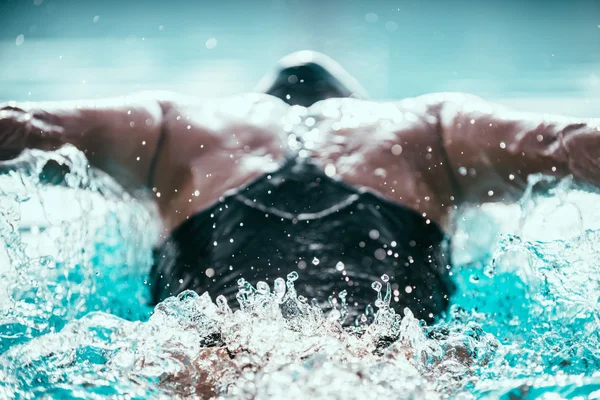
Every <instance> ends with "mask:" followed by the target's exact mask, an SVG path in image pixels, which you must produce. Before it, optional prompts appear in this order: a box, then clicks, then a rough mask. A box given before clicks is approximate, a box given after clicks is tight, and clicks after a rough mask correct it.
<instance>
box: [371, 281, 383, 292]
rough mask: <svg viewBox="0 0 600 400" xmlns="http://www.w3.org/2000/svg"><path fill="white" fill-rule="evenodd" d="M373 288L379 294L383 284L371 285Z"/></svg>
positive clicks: (375, 283) (374, 283)
mask: <svg viewBox="0 0 600 400" xmlns="http://www.w3.org/2000/svg"><path fill="white" fill-rule="evenodd" d="M371 287H372V288H373V290H375V291H376V292H379V291H380V290H381V282H378V281H375V282H373V283H371Z"/></svg>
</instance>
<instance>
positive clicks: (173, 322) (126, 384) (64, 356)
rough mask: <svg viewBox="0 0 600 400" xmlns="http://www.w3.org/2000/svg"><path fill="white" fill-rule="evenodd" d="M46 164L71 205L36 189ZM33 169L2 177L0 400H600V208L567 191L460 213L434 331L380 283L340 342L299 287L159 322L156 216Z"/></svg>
mask: <svg viewBox="0 0 600 400" xmlns="http://www.w3.org/2000/svg"><path fill="white" fill-rule="evenodd" d="M49 157H50V158H53V159H55V160H57V161H58V162H59V163H66V164H68V165H70V167H71V173H69V174H68V176H67V179H66V186H69V187H71V188H77V189H76V190H73V189H69V190H66V189H60V188H53V187H47V186H43V185H41V184H40V183H39V182H38V178H37V176H38V174H39V171H40V170H41V168H42V167H43V165H44V163H45V162H46V161H47V159H48V158H49ZM23 160H24V161H22V163H23V164H24V165H26V166H27V168H25V169H21V170H20V171H13V172H6V171H5V173H4V174H3V175H1V176H0V192H1V193H0V214H1V218H0V240H1V241H2V242H3V244H4V245H5V247H6V250H5V254H3V255H0V276H1V279H0V398H53V399H55V398H65V399H67V398H68V399H70V398H82V399H83V398H140V399H144V398H173V397H186V396H192V397H210V396H215V397H222V398H258V399H261V398H292V399H293V398H307V397H313V398H340V399H341V398H344V399H364V398H384V397H386V398H401V399H403V398H406V399H429V398H431V399H437V398H459V399H484V398H485V399H487V398H498V399H534V398H544V399H555V398H579V399H587V398H590V399H593V398H600V374H599V373H598V372H597V371H599V370H600V338H599V337H598V323H599V314H598V311H599V305H600V303H599V295H600V287H599V277H600V273H599V272H600V271H599V269H600V265H599V261H598V260H600V240H599V239H600V214H599V211H598V210H597V209H596V206H595V205H596V204H597V202H598V200H599V199H600V197H599V196H598V195H596V194H590V193H585V192H581V191H578V190H576V189H574V188H573V187H572V186H571V183H570V181H569V180H568V179H566V180H563V181H559V182H550V184H548V181H549V179H547V178H543V177H535V178H534V179H533V180H532V182H531V185H530V187H533V186H538V187H542V188H543V190H542V191H541V192H535V193H533V192H532V191H531V190H528V192H527V193H526V194H525V195H524V196H523V198H522V199H521V200H520V201H519V203H518V204H517V205H513V206H510V207H507V206H503V207H498V206H490V205H484V206H482V207H479V208H465V209H464V210H459V211H458V212H457V213H456V216H455V219H456V224H457V229H456V234H455V235H454V241H453V249H454V258H455V262H456V264H457V265H456V266H455V267H454V268H453V271H452V272H453V277H454V280H455V282H456V283H457V286H458V291H457V293H456V294H455V295H454V296H453V298H452V306H451V309H450V310H449V312H448V315H447V316H446V317H445V318H442V319H440V321H439V322H438V323H437V324H435V325H433V326H426V325H424V324H423V323H421V322H419V321H417V320H416V319H415V318H413V317H412V314H411V313H410V311H406V312H405V316H404V318H400V316H399V314H398V312H400V311H401V310H395V311H394V307H396V306H395V302H394V301H393V296H391V295H387V292H386V291H387V290H389V291H390V292H392V293H393V290H404V289H403V288H395V287H389V288H388V287H387V284H386V283H385V282H381V283H382V285H381V293H379V294H380V295H381V298H382V301H381V302H378V303H377V306H375V301H376V299H377V296H378V293H377V292H375V291H373V304H374V307H372V308H371V309H369V310H366V311H365V313H364V315H363V316H362V317H360V318H358V319H357V321H356V324H355V327H354V328H346V329H343V328H342V327H341V325H340V322H341V320H343V318H344V317H345V307H346V306H345V304H344V299H343V297H342V298H339V297H338V298H331V299H330V306H331V307H329V308H328V309H323V310H322V309H320V308H318V307H315V306H313V305H312V303H311V301H310V300H309V299H305V298H304V297H302V293H301V292H300V293H297V292H296V289H295V287H294V285H293V280H294V276H290V277H285V276H284V277H281V278H282V279H279V280H277V281H274V282H263V283H257V282H252V285H250V283H247V282H245V281H240V282H239V284H240V295H239V300H240V303H241V306H240V307H241V309H240V310H238V311H235V312H234V311H232V310H231V308H232V307H231V306H233V305H228V304H227V303H226V302H225V301H224V299H223V298H220V297H219V298H217V299H210V298H209V297H208V296H207V295H203V296H199V295H197V294H194V293H192V292H186V293H183V294H182V295H180V296H178V297H172V298H169V299H167V300H165V301H164V302H163V303H161V304H159V305H158V306H157V307H156V308H154V309H152V308H151V307H149V306H148V305H147V301H148V298H149V297H148V284H149V283H148V282H147V281H146V274H147V272H148V270H149V268H150V264H151V245H152V239H153V237H154V236H155V235H156V232H157V227H156V226H155V225H154V224H153V223H152V218H153V215H152V212H150V211H148V210H147V209H146V208H144V207H143V205H142V204H141V203H140V202H138V201H134V200H133V199H132V198H131V197H130V196H129V195H127V194H125V193H123V192H121V191H120V190H119V189H118V188H117V187H115V185H114V183H112V182H111V181H110V180H109V179H107V178H106V177H104V176H102V175H100V174H97V173H95V172H93V171H90V170H89V169H87V168H86V167H85V166H86V165H87V163H86V162H85V159H84V158H83V156H82V154H81V153H79V152H78V151H76V150H74V149H73V148H68V147H67V148H64V149H62V150H60V151H59V152H57V153H52V154H48V153H39V152H37V153H36V152H32V153H30V154H29V155H27V156H25V157H24V159H23ZM36 204H37V208H36ZM40 204H41V206H40ZM384 280H385V279H384ZM265 283H266V284H268V285H269V287H267V286H265ZM390 300H391V301H390ZM233 308H237V307H233ZM215 344H216V345H219V346H217V347H215V346H214V345H215Z"/></svg>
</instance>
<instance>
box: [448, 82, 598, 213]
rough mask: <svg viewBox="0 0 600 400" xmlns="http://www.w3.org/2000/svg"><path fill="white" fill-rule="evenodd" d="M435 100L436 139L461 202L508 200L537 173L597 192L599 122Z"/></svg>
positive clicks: (463, 98)
mask: <svg viewBox="0 0 600 400" xmlns="http://www.w3.org/2000/svg"><path fill="white" fill-rule="evenodd" d="M439 96H440V98H441V99H442V101H441V104H442V108H441V113H440V123H441V128H442V129H441V134H442V139H443V141H444V143H445V148H446V151H447V152H448V155H449V158H450V160H451V164H452V167H453V169H454V171H455V173H456V177H457V179H458V182H459V184H460V186H461V188H462V189H463V194H464V198H463V200H465V201H468V202H469V201H472V202H481V201H489V200H491V201H511V200H514V199H515V198H518V197H519V196H520V195H521V194H522V193H523V190H524V189H525V188H526V187H527V181H528V179H527V178H528V176H529V175H531V174H537V173H540V174H546V175H553V176H557V177H564V176H567V175H572V176H573V177H574V178H575V179H577V180H579V181H583V182H586V183H590V184H593V185H595V186H600V119H592V118H587V119H586V118H572V117H563V116H557V115H548V114H537V113H529V112H521V111H515V110H511V109H509V108H507V107H504V106H501V105H498V104H493V103H489V102H487V101H484V100H482V99H480V98H478V97H476V96H472V95H467V94H457V93H448V94H441V95H439Z"/></svg>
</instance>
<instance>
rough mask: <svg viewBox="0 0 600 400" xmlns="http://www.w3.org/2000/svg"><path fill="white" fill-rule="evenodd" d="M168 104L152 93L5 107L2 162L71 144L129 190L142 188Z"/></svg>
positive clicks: (0, 108) (0, 130)
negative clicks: (28, 151) (28, 152)
mask: <svg viewBox="0 0 600 400" xmlns="http://www.w3.org/2000/svg"><path fill="white" fill-rule="evenodd" d="M163 97H165V96H164V95H163ZM166 98H168V96H167V97H166ZM169 104H170V103H169V101H167V100H165V101H161V95H160V94H156V93H152V92H150V93H141V94H136V95H132V96H124V97H120V98H113V99H99V100H85V101H59V102H33V103H25V102H23V103H17V102H9V103H4V104H0V160H10V159H12V158H14V157H16V156H17V155H19V153H20V152H21V151H23V150H24V149H26V148H34V149H41V150H54V149H57V148H59V147H61V146H62V145H64V144H66V143H70V144H72V145H74V146H76V147H77V148H78V149H80V150H81V151H83V152H84V153H85V154H86V156H87V158H88V160H89V161H90V164H91V165H92V166H95V167H97V168H100V169H102V170H104V171H105V172H107V173H109V174H110V175H112V176H113V177H114V178H115V179H116V180H117V181H119V183H121V184H122V185H123V186H124V187H126V188H132V189H135V188H141V187H143V186H144V185H145V184H146V182H147V178H148V173H149V169H150V164H151V159H152V156H153V154H154V152H155V149H156V147H157V142H158V138H159V136H160V130H161V124H162V120H163V114H164V108H165V107H169Z"/></svg>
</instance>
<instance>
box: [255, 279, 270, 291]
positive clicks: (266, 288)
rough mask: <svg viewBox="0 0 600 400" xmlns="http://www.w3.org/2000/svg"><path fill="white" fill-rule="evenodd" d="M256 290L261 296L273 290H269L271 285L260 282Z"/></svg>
mask: <svg viewBox="0 0 600 400" xmlns="http://www.w3.org/2000/svg"><path fill="white" fill-rule="evenodd" d="M256 290H257V291H258V293H260V294H268V293H269V291H270V290H271V288H269V284H268V283H267V282H263V281H259V282H258V283H257V284H256Z"/></svg>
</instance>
